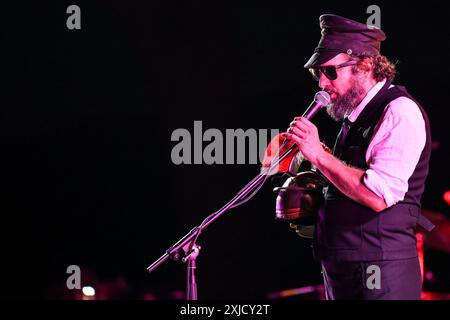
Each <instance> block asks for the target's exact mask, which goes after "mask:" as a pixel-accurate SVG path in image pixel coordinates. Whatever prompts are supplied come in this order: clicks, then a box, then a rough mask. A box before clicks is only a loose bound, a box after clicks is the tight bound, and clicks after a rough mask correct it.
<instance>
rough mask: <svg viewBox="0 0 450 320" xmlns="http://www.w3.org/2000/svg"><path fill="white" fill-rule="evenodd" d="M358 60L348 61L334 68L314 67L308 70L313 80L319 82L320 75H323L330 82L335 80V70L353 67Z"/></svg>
mask: <svg viewBox="0 0 450 320" xmlns="http://www.w3.org/2000/svg"><path fill="white" fill-rule="evenodd" d="M358 61H359V60H350V61H347V62H344V63H341V64H338V65H335V66H323V67H315V68H309V72H311V74H312V76H313V77H314V79H316V80H317V81H319V79H320V74H321V73H323V74H324V75H325V77H327V78H328V79H330V80H336V79H337V72H336V70H337V69H340V68H344V67H348V66H353V65H355V64H357V63H358Z"/></svg>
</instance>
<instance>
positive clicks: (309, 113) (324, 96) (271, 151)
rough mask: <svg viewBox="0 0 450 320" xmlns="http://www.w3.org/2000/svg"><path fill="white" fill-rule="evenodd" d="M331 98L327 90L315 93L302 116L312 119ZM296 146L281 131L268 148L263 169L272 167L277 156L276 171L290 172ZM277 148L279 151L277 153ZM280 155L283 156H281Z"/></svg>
mask: <svg viewBox="0 0 450 320" xmlns="http://www.w3.org/2000/svg"><path fill="white" fill-rule="evenodd" d="M330 100H331V99H330V95H329V94H328V93H327V92H325V91H319V92H317V93H316V94H315V95H314V100H313V102H312V103H311V104H310V105H309V107H308V108H307V109H306V111H305V112H304V113H303V115H302V117H304V118H306V119H308V120H310V119H311V118H312V117H314V116H315V115H316V113H317V112H319V111H320V109H322V108H323V107H325V106H327V105H328V104H329V103H330ZM294 148H295V143H294V142H293V141H290V139H288V138H283V137H282V134H281V133H280V134H278V135H276V136H275V137H274V138H273V139H272V140H271V141H270V143H269V145H268V146H267V148H266V152H265V154H264V159H263V161H262V167H261V169H268V168H270V167H271V166H272V161H273V160H275V158H278V160H279V163H278V165H277V166H278V168H277V169H276V172H288V171H289V170H290V168H291V165H292V160H293V159H294V157H295V156H296V153H293V152H291V151H292V150H293V149H294ZM276 150H278V151H277V152H276V153H275V151H276ZM280 155H283V156H281V158H279V156H280ZM276 172H275V173H276ZM269 174H270V173H269ZM272 174H273V173H272Z"/></svg>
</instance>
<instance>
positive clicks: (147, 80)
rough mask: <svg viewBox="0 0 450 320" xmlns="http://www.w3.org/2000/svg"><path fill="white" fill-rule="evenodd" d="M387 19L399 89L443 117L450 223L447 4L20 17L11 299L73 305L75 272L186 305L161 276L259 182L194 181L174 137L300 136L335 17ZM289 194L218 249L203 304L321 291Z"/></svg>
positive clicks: (256, 213) (224, 176)
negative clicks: (322, 41) (76, 19)
mask: <svg viewBox="0 0 450 320" xmlns="http://www.w3.org/2000/svg"><path fill="white" fill-rule="evenodd" d="M70 4H77V5H79V6H80V8H81V30H68V29H67V28H66V19H67V17H68V16H69V15H68V14H66V8H67V6H69V5H70ZM371 4H377V5H378V6H380V8H381V25H382V29H383V30H384V31H385V32H386V33H387V40H386V41H385V42H384V43H383V45H382V52H383V53H384V54H385V55H386V56H387V57H389V58H390V59H391V60H392V61H398V70H399V75H398V78H397V81H396V82H397V83H399V84H403V85H406V86H407V88H408V89H409V91H410V92H411V93H412V94H413V95H414V96H415V97H416V98H417V99H418V100H419V101H420V102H421V103H422V105H423V106H424V107H425V108H426V110H427V112H428V114H429V117H430V121H431V126H432V134H433V141H434V146H435V148H434V151H433V153H432V160H431V167H430V175H429V179H428V181H427V186H426V192H425V194H424V196H423V206H424V207H425V208H429V209H433V210H438V211H440V212H442V213H444V214H446V215H447V216H448V213H449V210H448V206H447V205H446V204H445V202H444V201H443V200H442V195H443V193H444V192H445V191H446V190H448V189H449V180H448V176H449V171H448V163H449V161H450V159H449V152H448V150H449V141H448V136H449V125H448V124H447V123H448V117H449V111H448V102H447V96H448V89H449V64H448V63H447V57H448V53H449V51H450V48H449V42H448V39H449V38H450V37H449V27H448V21H447V17H448V10H447V9H446V8H447V6H445V5H444V4H445V2H444V1H426V2H425V1H419V2H406V1H405V2H395V3H394V2H392V1H390V2H380V1H377V2H371V1H358V2H356V1H355V2H353V1H352V2H347V1H346V2H342V1H315V2H308V3H304V2H300V1H297V2H292V3H289V2H278V1H277V2H272V3H266V4H264V3H261V2H253V3H250V2H247V1H226V2H222V1H206V0H202V1H180V2H171V1H160V2H159V1H142V2H137V1H118V0H115V1H112V0H108V1H106V0H104V1H53V2H51V1H46V2H41V1H39V2H30V3H27V2H23V1H18V2H17V3H16V4H15V5H12V6H10V7H7V8H5V9H4V10H3V15H4V19H3V20H2V25H3V27H2V34H3V40H4V41H3V43H4V45H2V50H3V53H4V54H5V58H4V69H3V72H2V74H3V76H4V78H5V80H6V81H5V82H4V83H5V85H3V91H4V103H2V123H1V126H0V132H1V141H2V159H3V166H2V170H1V171H0V174H1V176H0V182H1V191H2V192H1V194H2V195H1V196H2V201H1V208H0V209H1V215H2V219H1V221H2V222H1V229H2V230H1V234H2V239H1V242H2V247H3V249H2V253H1V256H2V259H1V261H2V262H1V264H2V268H5V270H4V271H3V272H2V296H4V297H6V298H32V299H35V298H43V299H48V298H50V299H52V298H56V299H62V298H70V297H71V296H70V293H68V292H67V291H68V290H66V289H64V286H65V281H66V278H67V277H68V274H67V273H66V268H67V267H68V266H69V265H73V264H74V265H79V266H80V267H81V269H82V274H83V276H84V277H87V275H89V277H88V278H86V279H87V280H86V281H87V282H86V281H84V283H83V284H89V283H93V286H94V287H95V286H96V284H98V285H100V284H101V283H108V282H114V281H119V282H120V281H122V282H121V283H124V282H125V283H126V285H125V287H127V288H128V290H127V291H126V294H122V295H120V296H117V297H118V298H131V299H142V298H144V297H145V294H147V297H148V296H149V293H151V294H153V297H154V298H157V299H173V298H176V297H177V296H174V292H175V293H176V292H177V291H180V290H181V291H183V290H184V288H185V266H184V265H183V264H182V263H181V262H180V261H177V262H174V261H168V262H167V263H166V264H164V265H162V266H161V267H160V268H159V269H157V270H156V271H155V272H154V273H152V274H147V273H146V267H147V266H148V265H150V264H151V263H152V262H153V261H155V260H156V259H157V258H158V257H159V256H161V255H162V254H163V253H164V252H165V250H166V249H167V248H168V247H169V246H171V245H172V244H173V243H175V242H176V241H177V240H178V239H179V238H180V237H181V236H183V235H184V234H185V233H187V232H188V231H189V230H190V229H191V228H192V227H194V226H195V225H197V224H199V223H200V222H201V221H202V219H203V218H204V217H206V216H207V215H208V214H210V213H212V212H213V211H215V210H217V209H219V208H220V207H221V206H222V205H223V204H225V203H226V202H227V201H228V200H229V199H231V198H232V196H233V195H234V194H235V193H236V192H237V191H238V190H239V189H240V188H241V187H243V186H244V185H245V184H246V183H247V182H248V181H249V180H250V179H251V178H253V177H254V176H255V175H256V174H257V173H258V170H259V167H258V165H206V164H203V165H180V166H176V165H174V164H173V163H172V161H171V157H170V155H171V150H172V148H173V146H174V145H175V144H176V143H175V142H171V134H172V132H173V131H174V130H175V129H177V128H186V129H188V130H189V131H190V132H191V133H192V134H193V125H194V120H201V121H202V122H203V130H206V129H208V128H217V129H219V130H221V131H222V132H225V129H226V128H229V129H237V128H243V129H244V130H246V129H248V128H255V129H270V128H278V129H280V130H284V129H285V128H286V127H287V126H288V124H289V122H290V121H291V120H292V118H293V117H295V116H298V115H300V114H301V113H302V112H303V111H304V109H305V108H306V106H307V105H308V104H309V103H310V101H311V99H312V97H313V95H314V93H315V92H316V91H317V90H318V87H317V83H316V82H315V81H314V80H313V79H312V78H311V76H310V75H309V74H308V72H307V71H305V70H304V69H303V67H302V66H303V64H304V63H305V62H306V60H307V59H308V58H309V56H310V55H311V53H312V51H313V49H314V48H315V46H316V44H317V42H318V40H319V37H320V34H319V32H320V29H319V24H318V17H319V15H320V14H322V13H335V14H340V15H343V16H346V17H349V18H352V19H355V20H359V21H361V22H365V21H366V20H367V18H368V17H369V14H367V13H366V8H367V7H368V6H369V5H371ZM314 122H315V123H316V124H317V125H318V126H319V129H320V132H321V138H322V139H324V140H326V141H327V142H328V144H329V145H332V141H333V139H334V136H335V134H336V133H337V129H338V127H337V124H335V123H333V122H332V121H331V120H330V119H328V118H327V117H326V115H324V114H320V115H318V116H317V117H316V119H315V120H314ZM204 145H206V143H205V144H204ZM282 182H283V180H280V181H275V182H269V183H268V184H267V185H266V186H265V187H264V188H263V189H262V190H261V192H260V193H259V194H258V195H257V196H256V197H255V198H253V199H252V200H251V201H250V202H249V203H247V204H245V205H244V206H242V207H240V208H238V209H235V210H232V211H230V212H228V213H227V214H226V215H225V216H223V217H222V218H221V219H220V220H218V221H217V222H215V223H214V224H212V225H211V226H210V227H209V228H208V229H207V230H206V231H205V232H204V234H202V236H201V237H200V239H199V241H198V242H199V244H200V245H201V246H202V253H201V255H200V257H199V258H198V261H197V262H198V271H197V276H198V289H199V297H200V298H202V299H219V298H237V299H244V298H265V297H266V296H267V294H268V293H269V292H272V291H278V290H284V289H288V288H297V287H303V286H307V285H313V284H319V283H321V275H320V270H319V266H318V264H317V263H316V262H314V261H313V260H312V256H311V249H310V243H309V242H308V241H306V240H302V239H300V238H299V237H298V236H297V235H296V234H295V233H293V232H292V231H290V230H289V228H288V226H287V225H286V224H285V223H283V222H280V221H275V219H274V218H275V213H274V200H275V194H273V192H272V189H273V188H274V187H275V186H278V185H280V184H281V183H282ZM425 254H426V263H429V265H430V266H433V268H434V270H433V271H434V273H435V276H436V279H437V281H436V282H434V283H430V284H429V286H430V288H431V289H434V290H448V291H450V288H449V283H450V281H449V277H448V275H446V270H448V267H449V266H450V264H449V259H448V258H449V257H448V255H446V254H443V253H440V252H436V251H433V250H432V249H429V250H427V251H426V252H425ZM83 279H84V278H83ZM117 279H120V280H117ZM178 297H180V296H178Z"/></svg>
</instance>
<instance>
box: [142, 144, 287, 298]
mask: <svg viewBox="0 0 450 320" xmlns="http://www.w3.org/2000/svg"><path fill="white" fill-rule="evenodd" d="M286 142H287V140H285V141H284V143H283V144H282V146H281V147H280V148H279V150H278V152H277V154H278V153H279V152H280V150H281V149H282V148H283V146H284V145H285V144H286ZM295 147H296V145H295V144H293V145H292V146H291V147H290V148H288V150H286V151H285V152H284V153H283V154H282V155H281V156H280V157H278V158H276V159H275V160H274V161H273V162H272V163H271V165H270V167H269V168H266V169H265V170H263V171H262V172H261V173H259V174H258V175H257V176H256V177H255V178H253V180H251V181H250V182H249V183H248V184H247V185H246V186H245V187H244V188H242V189H241V190H240V191H239V192H238V193H237V194H236V196H234V198H233V199H231V200H230V201H229V202H228V203H227V204H226V205H225V206H223V207H222V208H221V209H220V210H218V211H217V212H215V213H213V214H211V215H210V216H208V217H207V218H206V219H205V220H204V221H203V222H202V223H201V224H200V226H197V227H195V228H193V229H192V230H191V231H189V233H187V234H186V235H185V236H184V237H183V238H181V239H180V240H178V242H177V243H175V244H174V245H173V246H171V247H170V248H169V249H167V250H166V253H165V254H163V255H162V256H161V257H160V258H159V259H158V260H156V261H155V262H154V263H152V264H151V265H150V266H149V267H147V271H148V272H152V271H154V270H155V269H156V268H158V267H159V266H160V265H161V264H162V263H164V262H165V261H166V260H167V259H169V258H171V259H172V260H178V259H179V258H180V255H181V251H184V255H185V256H184V258H183V259H182V261H183V262H184V263H186V262H187V263H188V264H187V286H186V287H187V289H186V295H187V300H197V283H196V278H195V271H196V267H197V265H196V259H197V257H198V256H199V254H200V249H201V247H200V246H198V245H197V244H196V240H197V238H198V236H199V235H200V233H201V232H202V231H203V230H204V229H206V227H208V226H209V225H210V224H211V223H213V222H214V221H215V220H216V219H218V218H219V217H220V216H221V215H222V214H224V213H225V212H227V211H228V210H230V209H232V208H235V207H237V206H239V205H240V204H242V203H239V201H240V200H242V199H244V198H245V196H247V195H248V194H250V193H251V192H253V191H254V190H256V189H257V188H258V187H261V186H262V184H264V182H265V180H266V179H267V177H268V175H269V173H270V171H271V170H272V169H273V168H274V167H276V166H277V165H278V164H279V163H280V162H281V161H282V160H283V159H284V158H286V157H287V156H288V155H289V153H291V151H292V150H293V149H294V148H295Z"/></svg>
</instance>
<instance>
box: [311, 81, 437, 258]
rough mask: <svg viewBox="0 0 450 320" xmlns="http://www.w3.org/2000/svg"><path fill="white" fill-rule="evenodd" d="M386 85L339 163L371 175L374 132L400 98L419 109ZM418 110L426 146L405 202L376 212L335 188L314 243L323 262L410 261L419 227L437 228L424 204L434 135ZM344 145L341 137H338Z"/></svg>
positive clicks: (327, 195) (355, 127)
mask: <svg viewBox="0 0 450 320" xmlns="http://www.w3.org/2000/svg"><path fill="white" fill-rule="evenodd" d="M389 86H390V82H389V81H387V82H386V84H385V85H384V86H383V88H382V89H381V90H380V91H379V92H378V93H377V94H376V95H375V97H374V98H373V99H372V100H371V101H370V102H369V103H368V104H367V106H366V107H365V108H364V109H363V111H362V112H361V114H360V115H359V116H358V118H357V120H356V121H355V123H353V124H352V126H351V128H350V130H349V131H348V134H347V137H346V139H345V143H344V145H343V147H342V153H341V155H340V157H339V158H340V159H341V160H343V161H344V162H345V163H347V164H348V165H351V166H354V167H358V168H361V169H363V170H366V169H367V168H368V165H367V163H366V160H365V155H366V151H367V148H368V146H369V143H370V141H371V140H372V136H373V134H374V128H375V127H376V126H377V124H378V122H379V121H380V120H381V118H382V116H383V113H384V110H385V108H386V106H387V105H388V104H389V103H390V102H391V101H393V100H395V99H397V98H398V97H408V98H410V99H412V100H413V101H414V102H416V103H417V101H415V100H414V99H413V98H412V97H411V96H410V95H409V94H408V93H407V92H406V89H405V88H403V87H399V86H395V87H393V88H390V89H389ZM417 105H418V106H419V108H420V110H421V112H422V115H423V118H424V120H425V128H426V143H425V147H424V149H423V150H422V153H421V155H420V159H419V162H418V163H417V165H416V168H415V170H414V172H413V174H412V176H411V177H410V178H409V180H408V191H407V192H406V194H405V198H404V200H403V201H400V202H398V203H397V204H395V205H393V206H391V207H389V208H387V209H386V210H384V211H382V212H378V213H377V212H375V211H373V210H371V209H370V208H368V207H365V206H363V205H360V204H358V203H357V202H355V201H353V200H351V199H350V198H348V197H347V196H345V195H343V194H342V193H341V192H340V191H339V190H337V189H336V188H335V187H334V186H333V185H332V184H330V185H329V186H328V189H327V190H325V203H324V205H323V206H322V208H321V209H320V211H319V213H318V216H317V221H316V227H315V233H314V239H313V251H314V257H315V258H316V259H319V260H335V261H375V260H394V259H406V258H412V257H415V256H417V249H416V237H415V227H416V224H417V223H419V224H420V225H422V226H423V227H424V228H426V229H427V230H431V229H432V228H433V225H432V224H431V223H430V222H429V221H428V220H426V219H425V218H424V217H423V216H422V215H421V205H420V199H421V196H422V193H423V191H424V188H425V179H426V177H427V175H428V162H429V159H430V154H431V134H430V126H429V122H428V117H427V115H426V113H425V111H424V110H423V109H422V107H421V106H420V104H419V103H417ZM338 139H339V137H338Z"/></svg>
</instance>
